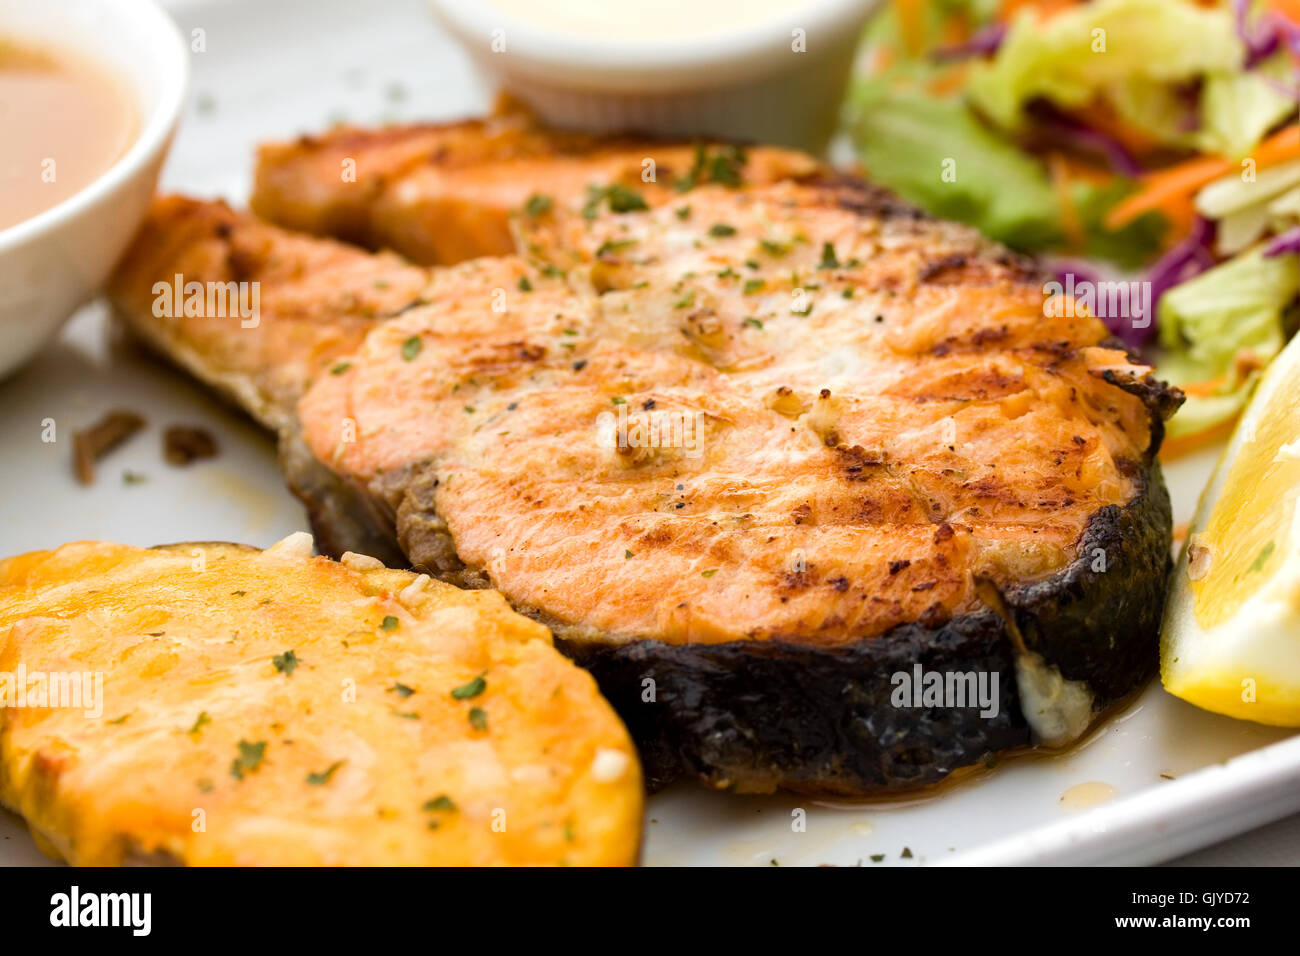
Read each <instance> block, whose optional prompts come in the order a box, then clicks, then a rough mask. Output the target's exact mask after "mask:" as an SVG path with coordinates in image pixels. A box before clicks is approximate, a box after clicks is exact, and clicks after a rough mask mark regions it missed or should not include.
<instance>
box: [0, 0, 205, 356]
mask: <svg viewBox="0 0 1300 956" xmlns="http://www.w3.org/2000/svg"><path fill="white" fill-rule="evenodd" d="M0 36H4V37H6V38H10V39H13V40H17V41H19V42H23V41H27V42H30V43H34V44H39V45H42V46H45V47H48V48H51V49H54V50H56V51H64V52H67V53H69V54H71V55H73V56H78V55H80V56H85V57H87V58H89V59H90V60H92V61H93V62H95V63H97V64H102V66H103V68H104V69H105V70H108V71H110V72H111V73H112V74H113V75H114V76H116V77H117V78H118V79H119V80H120V81H121V82H122V84H123V87H124V90H125V92H126V93H127V95H129V96H131V97H132V98H133V99H134V101H135V106H136V110H137V112H138V114H139V122H140V129H139V134H138V135H137V137H136V139H135V141H134V142H133V143H132V144H131V147H130V148H129V149H128V150H127V152H126V153H125V155H123V156H122V158H121V159H119V160H118V161H117V162H116V163H114V164H113V165H112V166H111V167H109V169H108V171H107V172H105V173H104V174H103V175H102V176H100V177H99V178H98V179H96V180H95V181H94V182H93V183H91V184H90V185H88V186H86V187H85V188H84V189H82V190H81V191H80V192H78V193H76V194H74V195H72V196H70V197H68V198H67V199H65V200H64V201H63V202H61V203H59V204H57V205H55V206H52V207H51V208H49V209H47V210H45V211H44V212H42V213H39V214H38V215H36V216H33V217H32V218H30V219H26V220H24V221H23V222H20V223H17V224H16V225H13V226H10V227H9V228H8V229H2V230H0V376H3V375H7V374H9V373H10V372H12V371H13V370H14V369H16V368H18V367H19V366H20V365H22V364H23V363H24V362H26V361H27V360H28V359H29V358H31V356H32V355H34V354H35V353H36V352H37V350H39V349H40V348H41V346H42V345H44V344H45V342H47V341H48V340H49V339H50V338H52V337H53V336H54V334H55V333H56V332H57V331H58V329H59V326H60V325H62V324H63V322H64V320H65V319H67V317H68V316H70V315H71V314H72V313H73V312H74V311H76V309H77V307H78V306H80V305H81V304H82V303H84V302H85V301H86V300H87V299H89V298H90V297H91V296H92V295H94V293H95V291H96V290H97V289H98V288H99V287H100V285H102V284H103V282H104V279H105V278H106V277H107V276H108V273H109V271H110V270H111V269H112V268H113V265H114V263H116V261H117V258H118V257H119V256H120V255H121V254H122V252H123V251H124V250H125V249H126V245H127V243H128V242H130V240H131V236H132V235H133V234H134V233H135V230H136V228H137V227H138V226H139V225H140V221H141V220H142V219H143V218H144V214H145V211H146V210H147V209H148V206H149V198H150V196H152V195H153V190H154V185H155V183H156V182H157V179H158V171H159V169H160V168H161V167H162V161H163V157H164V156H165V155H166V152H167V147H168V146H169V145H170V143H171V137H172V133H173V132H174V130H175V128H176V121H177V118H178V117H179V116H180V112H181V106H182V104H183V102H184V99H185V86H186V83H187V81H188V78H189V51H188V45H187V44H186V43H185V41H184V40H183V38H182V37H181V34H180V32H179V31H178V30H177V29H176V26H175V24H173V23H172V21H171V20H170V19H169V18H168V17H167V15H166V14H164V13H163V12H162V11H161V10H159V9H158V7H156V6H155V5H154V4H153V3H152V2H150V0H40V2H37V3H33V2H32V0H0ZM0 135H3V133H2V131H0Z"/></svg>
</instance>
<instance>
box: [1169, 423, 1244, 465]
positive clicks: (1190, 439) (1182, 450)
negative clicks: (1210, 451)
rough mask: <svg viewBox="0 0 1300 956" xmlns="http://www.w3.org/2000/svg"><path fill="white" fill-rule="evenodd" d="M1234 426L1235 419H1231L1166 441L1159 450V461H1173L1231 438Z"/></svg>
mask: <svg viewBox="0 0 1300 956" xmlns="http://www.w3.org/2000/svg"><path fill="white" fill-rule="evenodd" d="M1236 424H1237V419H1236V418H1235V417H1233V418H1231V419H1229V420H1228V421H1226V422H1222V423H1221V424H1218V425H1215V426H1214V427H1212V428H1206V429H1204V430H1202V431H1199V432H1194V433H1192V434H1191V435H1183V436H1182V437H1180V438H1171V439H1168V440H1166V441H1165V443H1164V445H1162V446H1161V448H1160V460H1161V461H1173V460H1174V459H1175V458H1181V457H1183V456H1184V455H1190V454H1191V453H1192V452H1194V451H1199V450H1200V449H1202V448H1205V447H1207V446H1209V445H1213V444H1215V443H1216V442H1221V441H1225V440H1226V439H1228V438H1230V437H1231V436H1232V429H1233V428H1234V427H1235V426H1236Z"/></svg>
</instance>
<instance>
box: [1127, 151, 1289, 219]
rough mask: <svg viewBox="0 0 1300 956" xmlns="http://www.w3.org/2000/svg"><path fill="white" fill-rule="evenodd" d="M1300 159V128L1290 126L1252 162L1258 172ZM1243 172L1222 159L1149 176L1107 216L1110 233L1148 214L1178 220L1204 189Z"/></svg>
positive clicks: (1211, 158) (1207, 158)
mask: <svg viewBox="0 0 1300 956" xmlns="http://www.w3.org/2000/svg"><path fill="white" fill-rule="evenodd" d="M1297 157H1300V126H1288V127H1287V128H1286V129H1284V130H1282V131H1281V132H1278V133H1274V134H1273V135H1272V136H1270V137H1269V138H1268V139H1266V140H1264V141H1263V142H1262V143H1260V144H1259V145H1258V146H1256V147H1255V149H1254V150H1253V152H1252V153H1251V155H1250V156H1249V158H1250V159H1253V160H1254V161H1255V166H1256V168H1257V169H1258V168H1263V167H1265V166H1273V165H1276V164H1277V163H1280V162H1283V161H1284V160H1288V159H1295V158H1297ZM1238 168H1239V164H1238V162H1237V161H1235V160H1231V159H1224V158H1223V157H1221V156H1198V157H1196V158H1195V159H1189V160H1187V161H1186V162H1182V163H1178V164H1177V165H1174V166H1167V167H1165V168H1164V169H1160V170H1156V171H1155V172H1153V173H1148V174H1147V175H1145V176H1143V177H1142V179H1141V184H1142V188H1141V189H1139V190H1138V191H1137V192H1135V193H1134V194H1133V195H1131V196H1129V197H1128V198H1127V199H1125V200H1124V201H1123V202H1120V203H1118V204H1116V206H1115V207H1114V208H1113V209H1112V210H1111V211H1110V212H1109V213H1108V214H1107V216H1106V227H1107V228H1108V229H1121V228H1123V227H1124V226H1126V225H1128V224H1129V223H1130V222H1132V221H1133V220H1134V219H1136V218H1137V217H1138V216H1140V215H1142V214H1143V213H1144V212H1151V211H1152V210H1160V211H1162V212H1165V213H1166V215H1169V216H1170V218H1171V219H1172V218H1174V216H1175V214H1177V215H1180V216H1185V215H1186V212H1185V209H1186V207H1187V205H1189V204H1190V203H1191V201H1192V198H1193V196H1194V194H1195V193H1196V192H1198V191H1199V190H1200V189H1201V187H1202V186H1205V185H1207V184H1208V183H1211V182H1213V181H1214V180H1216V179H1218V178H1220V177H1221V176H1226V175H1228V173H1230V172H1233V171H1235V170H1237V169H1238Z"/></svg>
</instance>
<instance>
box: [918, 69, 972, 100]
mask: <svg viewBox="0 0 1300 956" xmlns="http://www.w3.org/2000/svg"><path fill="white" fill-rule="evenodd" d="M969 74H970V64H969V63H957V64H954V65H953V67H952V68H951V69H948V70H945V71H943V72H942V73H939V74H937V75H935V76H933V77H931V78H930V80H929V81H927V82H926V84H925V88H926V89H927V90H929V91H930V92H931V93H933V94H934V95H935V96H947V95H949V94H950V93H958V92H960V91H961V90H962V89H964V88H965V86H966V79H967V76H968V75H969Z"/></svg>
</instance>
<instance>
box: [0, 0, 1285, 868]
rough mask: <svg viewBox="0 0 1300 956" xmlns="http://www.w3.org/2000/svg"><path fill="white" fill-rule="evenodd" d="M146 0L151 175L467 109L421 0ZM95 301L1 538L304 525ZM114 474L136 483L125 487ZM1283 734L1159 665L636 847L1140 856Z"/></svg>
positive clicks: (680, 811) (1237, 818) (1217, 819)
mask: <svg viewBox="0 0 1300 956" xmlns="http://www.w3.org/2000/svg"><path fill="white" fill-rule="evenodd" d="M167 5H168V6H169V7H170V8H171V10H172V11H173V13H174V15H175V16H176V18H177V20H178V22H179V23H180V25H181V27H182V29H183V31H184V32H185V33H186V34H187V35H190V36H191V37H192V38H194V40H195V43H196V46H197V45H198V41H199V40H201V41H202V46H203V48H204V50H203V52H196V53H194V55H193V69H194V80H193V93H192V97H191V104H190V107H189V110H188V112H187V115H186V117H185V121H184V125H183V126H182V129H181V132H180V134H179V136H178V139H177V142H176V145H175V148H174V150H173V152H172V156H171V159H170V161H169V163H168V166H167V168H166V171H165V173H164V177H163V188H164V189H166V190H173V191H184V192H187V193H191V194H195V195H200V196H224V197H226V198H228V199H230V200H231V201H232V202H233V203H235V204H240V203H242V202H243V200H244V198H245V197H246V196H247V194H248V188H249V182H250V171H251V167H252V155H253V147H254V145H255V144H256V143H257V142H259V141H261V140H265V139H279V138H285V137H288V136H291V135H294V134H297V133H299V132H309V131H314V130H319V129H322V128H324V127H325V126H327V125H329V124H330V123H331V122H334V121H336V120H339V119H348V120H351V121H354V122H358V123H372V124H373V123H380V122H386V121H404V120H416V119H432V120H441V119H451V118H455V117H461V116H467V115H473V114H476V113H482V112H484V111H485V110H486V109H487V108H488V106H489V104H490V101H491V96H490V91H488V90H486V89H484V88H483V87H482V86H481V85H480V84H479V83H478V81H477V80H476V78H475V77H474V75H473V74H472V72H471V70H470V67H469V63H468V61H467V60H466V59H465V57H464V56H462V55H461V53H460V52H459V50H458V49H457V48H456V47H455V46H453V44H452V43H451V41H450V39H448V38H447V37H445V36H444V35H442V34H441V33H440V32H439V30H438V28H437V27H436V26H435V25H434V24H433V22H432V21H431V19H430V18H429V17H428V15H427V14H426V12H425V10H424V7H423V5H422V3H421V2H420V0H386V2H382V3H379V2H371V3H365V4H359V3H353V2H349V0H279V2H269V0H173V2H171V3H169V4H167ZM193 31H202V32H201V33H195V32H193ZM107 318H108V317H107V313H106V310H105V309H104V307H103V306H102V305H92V306H90V307H88V308H87V309H85V310H83V312H82V313H81V314H80V315H79V316H78V317H77V318H76V319H75V320H74V322H73V323H72V324H71V325H69V326H68V328H67V330H66V331H65V333H64V335H63V336H62V338H61V339H60V340H59V341H58V342H57V343H56V344H55V345H54V346H53V347H52V348H50V349H49V350H48V351H47V352H45V353H44V354H43V355H42V356H41V357H40V358H39V359H38V360H37V361H36V362H35V363H34V364H33V365H31V366H29V367H28V368H27V369H25V370H24V371H23V372H21V373H19V374H18V375H17V376H16V377H15V378H13V379H11V380H10V381H8V382H5V383H3V384H0V406H2V407H3V408H4V409H5V412H4V415H3V416H0V448H3V449H4V454H3V456H0V487H4V488H5V490H6V500H7V502H8V504H7V506H6V508H5V520H4V522H3V524H0V553H3V554H6V555H7V554H16V553H19V552H23V551H28V550H32V549H36V548H48V547H53V546H56V545H58V544H61V543H63V542H64V541H70V540H76V539H82V538H103V539H109V540H115V541H122V542H126V543H130V544H138V545H151V544H159V543H162V542H171V541H187V540H197V541H203V540H236V541H244V542H247V543H249V544H255V545H261V546H266V545H269V544H271V543H272V542H273V541H275V540H277V539H278V538H280V537H282V536H283V535H285V534H287V533H289V532H291V531H295V530H300V529H302V528H305V527H306V526H307V523H306V518H305V515H304V513H303V511H302V508H301V507H300V506H299V505H298V503H297V502H296V501H295V499H294V498H293V497H292V496H291V495H290V494H289V492H288V491H287V490H286V489H285V488H284V484H283V482H282V480H281V477H280V473H279V470H278V468H277V466H276V461H275V454H274V448H273V446H272V443H271V441H270V439H269V438H268V437H267V436H265V435H264V434H262V433H261V432H260V431H259V430H258V429H257V428H256V427H255V426H253V425H252V424H250V423H249V422H247V421H246V420H244V419H242V418H240V417H238V416H237V415H235V414H233V413H231V412H229V411H227V410H226V409H224V408H222V407H220V406H218V405H217V404H215V403H214V402H213V401H212V400H211V399H210V398H209V397H207V396H206V395H205V394H204V393H203V392H202V391H201V390H200V389H199V388H197V387H196V386H194V385H192V384H190V383H189V382H188V381H187V380H186V379H185V378H183V377H182V376H180V375H179V374H176V373H173V372H171V371H169V370H167V369H165V368H163V367H162V366H160V365H157V364H154V363H153V362H151V361H149V360H146V359H144V358H142V357H140V356H139V355H138V354H136V353H135V352H134V350H133V349H131V348H129V347H123V346H122V345H120V344H118V343H116V342H115V341H114V339H113V336H112V335H111V333H110V325H109V323H108V321H107ZM115 407H124V408H131V409H135V410H137V411H139V412H141V413H143V414H144V415H146V416H147V417H148V419H149V427H148V430H147V431H146V432H145V433H143V434H142V435H139V436H137V437H136V438H134V439H133V440H132V441H131V442H130V443H129V444H128V445H127V446H125V447H124V448H123V449H121V450H119V451H117V452H114V453H113V454H112V455H111V456H110V457H109V458H108V459H106V460H105V461H104V462H103V463H102V464H101V467H100V474H99V480H98V481H97V483H96V484H95V485H94V486H93V487H90V488H82V487H80V486H78V485H77V484H76V483H75V482H74V481H73V478H72V466H71V458H72V448H71V445H72V442H71V437H72V433H73V431H75V430H76V429H78V428H81V427H84V426H85V425H87V424H89V423H90V422H92V421H94V420H95V419H97V418H98V417H99V416H100V415H102V414H103V413H104V412H105V411H107V410H108V409H110V408H115ZM47 418H50V419H54V421H55V423H56V428H57V433H56V434H57V440H56V441H55V442H54V443H45V442H43V441H42V428H43V424H42V423H43V420H44V419H47ZM174 423H189V424H199V425H203V426H205V427H207V428H208V429H209V430H211V431H212V433H213V434H214V435H216V436H217V439H218V441H219V443H220V446H221V454H220V455H219V457H218V458H216V459H215V460H212V461H209V462H204V463H200V464H197V465H194V466H192V467H190V468H188V469H177V468H172V467H170V466H168V465H166V464H164V463H163V461H162V457H161V446H160V437H159V436H160V433H161V430H162V428H163V427H164V426H166V425H168V424H174ZM1213 459H1214V455H1213V453H1207V454H1202V455H1199V456H1195V457H1192V458H1189V459H1187V460H1184V461H1180V462H1177V463H1175V464H1174V465H1173V466H1172V467H1169V468H1167V469H1166V473H1167V477H1168V480H1169V484H1170V490H1171V493H1172V495H1173V500H1174V510H1175V520H1176V521H1178V522H1183V521H1186V520H1187V519H1188V518H1189V517H1190V516H1191V511H1192V509H1193V507H1194V506H1195V502H1196V497H1197V495H1198V494H1199V491H1200V488H1201V486H1202V485H1203V484H1204V482H1205V480H1206V478H1207V477H1208V474H1209V470H1210V468H1211V467H1212V465H1213ZM127 471H129V472H132V473H136V474H138V475H142V476H144V479H145V480H144V481H142V482H138V483H130V484H128V483H125V482H124V480H123V473H124V472H127ZM1290 737H1291V732H1289V731H1285V730H1280V729H1275V728H1269V727H1263V726H1259V725H1255V724H1249V723H1244V722H1240V721H1234V720H1230V719H1228V718H1224V717H1218V716H1216V715H1213V714H1209V713H1205V712H1203V711H1200V710H1197V709H1196V708H1194V707H1191V706H1189V705H1187V704H1184V703H1183V702H1181V701H1179V700H1176V699H1174V698H1172V697H1170V696H1169V695H1168V694H1166V693H1165V692H1164V690H1163V689H1161V687H1160V686H1159V684H1158V682H1157V683H1155V684H1153V685H1152V686H1150V687H1148V688H1147V690H1146V691H1145V692H1144V693H1143V694H1142V695H1141V696H1140V697H1139V698H1138V699H1137V700H1136V701H1134V702H1133V703H1132V704H1131V705H1130V706H1129V707H1128V708H1127V709H1126V710H1125V711H1124V712H1123V713H1120V714H1118V715H1116V716H1114V717H1113V718H1112V719H1110V720H1109V721H1107V722H1106V723H1105V724H1104V725H1103V726H1102V727H1100V728H1099V729H1098V730H1097V731H1096V732H1095V733H1094V734H1093V735H1092V736H1091V737H1090V738H1089V739H1088V740H1087V741H1086V742H1085V743H1084V744H1082V745H1081V746H1078V747H1076V748H1074V749H1072V750H1070V751H1069V752H1067V753H1065V754H1063V755H1060V756H1030V757H1026V758H1022V759H1016V760H1011V761H1008V762H1006V763H1005V764H1004V765H1003V766H1002V767H1000V768H997V769H995V770H993V771H991V772H987V773H983V774H982V775H980V776H979V777H977V778H974V779H972V780H969V781H966V782H964V783H962V784H959V785H954V786H949V787H943V788H940V789H939V790H937V791H935V792H934V793H932V794H929V795H925V796H921V797H914V798H911V799H905V800H899V801H893V802H875V803H866V804H846V803H838V802H833V801H823V800H812V799H809V798H801V797H797V796H786V795H781V796H774V797H735V796H729V795H725V794H719V793H711V792H705V791H703V790H701V789H699V788H697V787H695V786H692V785H681V786H677V787H674V788H672V789H670V790H668V791H667V792H665V793H661V794H658V795H656V796H655V797H653V798H651V800H650V804H649V810H648V814H647V825H646V842H645V855H644V859H645V862H646V863H649V864H669V865H672V864H714V865H732V864H757V865H771V864H773V863H774V862H775V863H778V864H781V865H787V864H819V863H837V864H848V865H852V864H854V863H857V862H859V861H861V862H862V863H863V864H864V865H867V866H870V865H873V864H879V865H888V864H897V863H902V864H917V863H932V864H933V863H944V862H952V863H957V862H979V863H1149V862H1155V861H1159V860H1163V859H1169V858H1171V857H1173V856H1176V855H1178V854H1181V853H1185V852H1188V851H1190V850H1193V849H1196V848H1198V847H1201V846H1205V845H1207V844H1209V843H1211V842H1214V841H1216V840H1220V839H1223V838H1224V837H1227V836H1231V835H1233V834H1235V833H1239V832H1242V831H1243V830H1246V829H1249V828H1251V827H1254V826H1258V825H1260V824H1262V823H1266V822H1268V821H1270V820H1274V819H1277V818H1279V817H1281V816H1284V815H1285V814H1287V813H1290V812H1294V811H1296V810H1298V809H1300V738H1293V739H1287V738H1290ZM1080 785H1083V786H1080ZM800 810H802V811H804V812H803V813H800V812H799V811H800ZM801 820H802V821H803V822H802V829H801V828H800V821H801ZM877 858H878V859H877ZM40 862H46V861H45V858H44V857H43V856H41V855H40V853H39V852H38V851H37V850H36V848H35V846H34V844H33V843H32V842H31V840H30V838H29V837H28V836H27V834H26V832H25V830H24V828H23V826H22V823H21V821H19V820H18V819H17V818H15V817H12V816H9V815H5V814H3V813H0V863H8V864H20V863H22V864H32V863H40Z"/></svg>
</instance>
